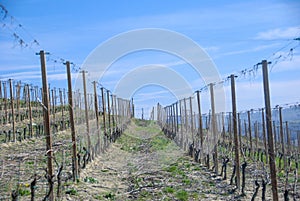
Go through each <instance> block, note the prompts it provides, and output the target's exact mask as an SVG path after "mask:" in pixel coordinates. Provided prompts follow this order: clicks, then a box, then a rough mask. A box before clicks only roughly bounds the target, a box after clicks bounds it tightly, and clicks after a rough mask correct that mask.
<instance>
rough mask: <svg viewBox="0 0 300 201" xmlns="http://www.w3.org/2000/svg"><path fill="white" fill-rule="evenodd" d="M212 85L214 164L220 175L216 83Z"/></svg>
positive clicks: (216, 171)
mask: <svg viewBox="0 0 300 201" xmlns="http://www.w3.org/2000/svg"><path fill="white" fill-rule="evenodd" d="M209 86H210V102H211V125H212V133H213V135H214V136H213V139H214V140H213V141H214V166H215V173H216V174H217V175H218V172H219V171H218V169H219V168H218V137H217V136H218V133H217V132H218V131H217V127H216V111H215V96H214V85H213V84H209Z"/></svg>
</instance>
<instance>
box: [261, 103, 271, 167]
mask: <svg viewBox="0 0 300 201" xmlns="http://www.w3.org/2000/svg"><path fill="white" fill-rule="evenodd" d="M261 121H262V132H263V139H264V146H265V151H266V163H268V161H269V159H268V156H269V153H268V144H267V136H266V123H265V113H264V108H262V109H261Z"/></svg>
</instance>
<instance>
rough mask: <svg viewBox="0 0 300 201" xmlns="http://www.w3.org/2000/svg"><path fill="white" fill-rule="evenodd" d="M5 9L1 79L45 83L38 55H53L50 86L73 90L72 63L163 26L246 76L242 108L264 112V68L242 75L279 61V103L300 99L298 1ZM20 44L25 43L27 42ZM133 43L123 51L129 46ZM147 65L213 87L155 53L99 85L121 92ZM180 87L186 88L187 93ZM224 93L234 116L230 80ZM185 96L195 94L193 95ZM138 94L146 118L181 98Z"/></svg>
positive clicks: (27, 2) (10, 2) (140, 55)
mask: <svg viewBox="0 0 300 201" xmlns="http://www.w3.org/2000/svg"><path fill="white" fill-rule="evenodd" d="M0 4H1V5H2V7H1V8H0V10H1V9H2V10H1V11H2V12H1V13H0V19H1V20H0V22H1V23H0V25H1V28H0V55H1V56H0V72H1V74H0V79H1V80H7V79H9V78H12V79H14V80H22V81H24V82H26V83H31V84H33V85H39V86H40V85H41V76H40V60H39V56H38V55H36V53H37V52H39V51H40V50H45V51H46V52H49V53H50V54H49V55H47V70H48V82H49V83H50V84H51V86H52V87H56V88H67V85H66V84H67V83H66V71H65V66H64V65H63V64H62V63H63V62H64V61H66V60H69V61H71V62H72V63H74V65H75V68H78V67H82V66H83V65H84V63H85V62H86V61H87V58H89V56H90V55H91V53H93V51H94V52H95V50H96V48H97V47H99V46H101V44H103V43H105V42H106V41H109V40H110V39H112V38H114V37H116V36H118V35H120V34H123V33H127V32H130V31H132V30H137V29H138V30H143V29H149V28H156V29H162V30H169V31H172V32H175V33H178V34H181V35H183V36H185V37H187V38H189V39H190V40H192V41H194V42H195V43H197V44H198V45H199V46H200V47H201V48H202V49H203V50H204V51H205V52H206V53H207V55H208V56H209V57H210V58H211V60H212V61H213V63H214V64H215V67H216V69H217V70H218V72H219V74H220V77H221V78H222V79H223V78H224V79H225V78H226V77H227V76H229V75H230V74H232V73H234V74H236V75H239V79H238V80H237V83H236V88H237V89H236V93H237V100H238V103H237V107H238V110H247V109H251V108H261V107H264V99H263V86H262V76H261V72H260V71H261V70H260V69H258V70H257V71H254V73H252V72H251V73H248V74H247V75H245V76H243V75H242V74H241V71H242V70H243V69H252V68H253V66H254V65H256V64H257V63H259V62H261V61H262V60H264V59H267V60H268V61H271V62H272V64H270V65H269V69H270V72H269V79H270V90H271V104H272V106H275V105H281V104H286V103H296V102H299V101H300V100H299V94H300V79H299V77H300V54H299V51H300V47H299V44H300V41H299V40H294V39H295V38H299V37H300V2H299V1H297V0H295V1H291V0H286V1H283V0H268V1H265V0H259V1H257V0H254V1H234V0H233V1H222V0H221V1H197V0H191V1H179V0H164V1H159V0H151V1H149V0H139V1H135V0H131V1H129V0H123V1H121V0H113V1H96V0H92V1H85V2H82V1H74V0H72V1H71V0H65V1H60V0H53V1H45V0H23V1H17V0H1V1H0ZM3 8H5V10H7V14H5V12H4V9H3ZM153 37H155V36H153ZM20 39H22V41H24V43H22V44H20ZM123 42H124V41H123ZM127 42H128V41H125V42H124V43H122V44H120V46H128V45H129V44H126V43H127ZM26 44H27V46H26V47H25V45H26ZM291 49H292V50H291ZM62 59H63V60H62ZM147 65H148V66H149V65H154V66H156V67H157V66H164V67H166V70H167V71H168V69H170V72H171V71H172V72H175V73H177V74H179V75H180V76H181V77H182V78H183V80H184V81H185V82H186V83H188V86H189V87H190V89H191V91H196V90H199V89H201V88H202V87H203V86H205V85H206V84H208V83H205V82H204V80H203V77H201V76H199V74H197V72H195V69H193V67H191V65H190V64H188V63H187V62H186V61H184V60H183V59H182V58H180V57H178V56H176V55H173V54H169V53H167V52H163V51H157V50H148V49H147V50H146V49H145V50H141V51H136V52H132V53H129V54H126V55H123V56H122V57H121V56H120V58H118V59H117V60H116V61H114V62H113V63H112V64H111V65H110V66H109V68H108V70H107V71H106V72H105V73H104V75H103V76H102V77H101V79H98V80H96V81H99V82H100V83H101V84H102V85H103V86H105V88H107V89H109V90H111V91H114V90H115V89H116V86H117V85H118V83H120V81H122V80H123V79H125V78H126V75H128V74H130V73H132V72H134V71H135V70H137V69H139V68H142V67H144V66H147ZM144 72H145V74H146V71H144ZM78 76H81V74H78V72H76V71H75V70H74V71H73V72H72V77H73V83H74V84H75V83H76V80H77V77H78ZM87 76H88V82H89V84H90V83H91V81H94V80H95V79H97V78H95V77H93V73H92V72H90V73H88V75H87ZM155 77H156V76H154V77H153V78H155ZM171 77H172V76H167V74H166V76H165V77H163V76H162V78H160V79H166V81H169V82H174V80H172V79H171ZM79 78H80V77H78V79H79ZM175 83H176V81H175ZM178 85H179V86H178V89H181V88H182V89H183V86H182V85H180V84H178ZM89 88H90V87H89ZM224 90H225V94H226V101H225V102H226V111H230V110H231V107H230V103H231V102H230V85H229V83H228V82H225V83H224ZM117 95H118V94H117ZM183 95H185V96H186V97H188V96H190V95H192V94H191V93H190V91H189V90H186V94H183ZM132 96H133V98H134V102H135V104H136V108H137V112H136V114H137V115H138V116H140V115H141V108H144V110H145V111H146V113H147V112H149V111H150V110H151V108H152V106H153V105H155V104H157V102H160V103H161V104H162V105H168V104H171V103H173V102H175V101H176V96H175V95H174V91H170V90H168V87H166V86H162V85H160V84H157V83H153V84H151V85H149V84H148V85H143V86H139V87H137V88H136V91H135V93H134V94H133V95H132ZM201 96H202V97H203V100H204V105H203V107H204V108H203V111H204V112H207V111H208V110H209V93H208V92H207V91H203V92H202V94H201ZM147 115H148V116H149V114H148V113H147V114H145V116H147Z"/></svg>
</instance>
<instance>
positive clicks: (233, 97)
mask: <svg viewBox="0 0 300 201" xmlns="http://www.w3.org/2000/svg"><path fill="white" fill-rule="evenodd" d="M234 78H235V76H234V75H233V74H232V75H230V79H231V100H232V117H233V118H232V120H233V135H234V151H235V167H236V168H235V170H236V178H237V180H236V186H237V188H238V189H240V168H239V167H240V156H239V140H238V130H237V115H236V95H235V81H234Z"/></svg>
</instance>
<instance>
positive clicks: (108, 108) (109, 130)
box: [106, 90, 111, 137]
mask: <svg viewBox="0 0 300 201" xmlns="http://www.w3.org/2000/svg"><path fill="white" fill-rule="evenodd" d="M106 95H107V117H108V132H109V136H110V137H111V125H110V100H109V90H106Z"/></svg>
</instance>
